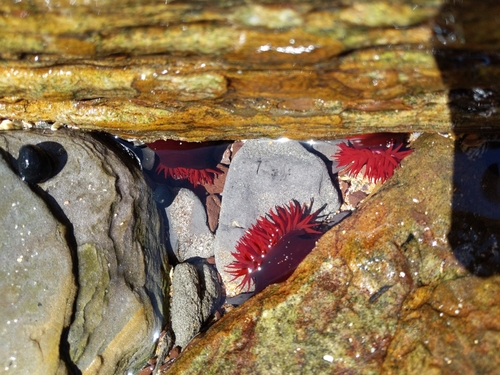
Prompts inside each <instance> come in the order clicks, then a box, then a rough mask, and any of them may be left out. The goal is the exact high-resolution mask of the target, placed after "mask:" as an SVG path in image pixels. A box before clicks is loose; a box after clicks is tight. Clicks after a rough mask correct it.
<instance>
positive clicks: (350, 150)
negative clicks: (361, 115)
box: [334, 133, 413, 182]
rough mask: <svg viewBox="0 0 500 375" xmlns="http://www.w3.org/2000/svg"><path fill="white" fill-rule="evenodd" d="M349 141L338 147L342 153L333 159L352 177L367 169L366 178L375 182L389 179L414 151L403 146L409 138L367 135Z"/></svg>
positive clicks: (399, 135) (389, 134)
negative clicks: (344, 167)
mask: <svg viewBox="0 0 500 375" xmlns="http://www.w3.org/2000/svg"><path fill="white" fill-rule="evenodd" d="M348 140H349V143H348V144H346V143H341V144H340V145H339V147H340V150H339V151H338V152H337V153H336V154H335V155H334V157H335V159H336V160H337V163H338V166H339V167H343V166H346V167H347V168H346V170H347V172H348V173H349V174H350V175H351V176H355V175H357V174H358V173H360V172H361V169H362V168H363V167H365V172H364V177H366V178H368V179H370V180H373V181H375V182H377V181H381V182H384V181H386V180H387V179H388V178H390V177H391V176H392V175H393V174H394V170H395V169H396V168H397V167H398V166H399V163H400V162H401V160H403V159H404V158H405V157H406V156H408V155H409V154H411V153H412V151H413V150H411V149H408V148H406V147H405V146H404V145H405V140H406V134H392V133H375V134H364V135H359V136H354V137H349V138H348Z"/></svg>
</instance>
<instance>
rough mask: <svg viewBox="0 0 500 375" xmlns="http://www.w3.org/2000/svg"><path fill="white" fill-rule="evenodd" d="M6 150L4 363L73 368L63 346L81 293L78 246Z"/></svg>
mask: <svg viewBox="0 0 500 375" xmlns="http://www.w3.org/2000/svg"><path fill="white" fill-rule="evenodd" d="M1 153H2V155H1V156H0V176H1V181H2V183H1V195H2V199H0V220H1V224H0V295H1V296H2V304H1V305H0V317H1V320H0V338H1V339H0V367H1V369H2V371H5V372H6V373H8V372H13V373H19V374H21V373H22V374H55V373H61V374H63V373H65V372H66V371H67V370H68V368H67V366H66V363H65V360H66V358H64V357H61V353H60V349H59V345H60V340H61V336H63V332H67V330H68V327H69V324H70V321H71V315H72V313H73V308H72V307H73V303H74V299H75V295H76V291H77V285H76V283H75V276H74V275H73V267H74V263H73V259H72V253H71V252H72V250H74V249H71V247H70V246H71V245H70V244H68V242H67V241H66V237H67V235H68V229H67V228H66V227H65V226H64V224H62V223H61V222H60V221H59V220H57V219H56V218H55V217H54V216H53V214H52V212H51V209H50V207H48V206H47V204H46V202H44V201H43V200H42V199H40V197H38V196H37V194H36V193H34V192H33V191H32V190H31V189H30V187H29V186H28V185H27V184H25V183H23V182H22V181H21V180H20V178H19V176H18V175H17V174H15V173H14V172H13V171H12V169H11V168H10V166H9V163H8V162H7V159H6V158H5V156H7V155H4V151H2V152H1ZM55 271H56V272H57V277H54V272H55ZM66 354H67V353H66Z"/></svg>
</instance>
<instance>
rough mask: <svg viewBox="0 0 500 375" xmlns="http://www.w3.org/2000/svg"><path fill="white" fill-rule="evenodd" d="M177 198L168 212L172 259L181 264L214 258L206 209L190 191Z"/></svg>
mask: <svg viewBox="0 0 500 375" xmlns="http://www.w3.org/2000/svg"><path fill="white" fill-rule="evenodd" d="M174 194H175V198H174V200H173V202H172V204H171V205H169V206H168V207H167V208H166V209H165V210H166V212H167V218H168V224H169V233H170V246H171V247H172V251H173V256H174V257H175V258H176V259H177V261H179V262H184V261H186V260H188V259H190V258H196V257H199V258H208V257H211V256H213V255H214V234H213V233H212V232H211V231H210V229H208V226H207V214H206V212H205V207H204V206H203V204H202V203H201V202H200V200H199V198H198V197H197V196H196V195H195V194H194V193H193V192H192V191H191V190H188V189H179V190H177V191H175V192H174Z"/></svg>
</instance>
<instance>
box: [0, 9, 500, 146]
mask: <svg viewBox="0 0 500 375" xmlns="http://www.w3.org/2000/svg"><path fill="white" fill-rule="evenodd" d="M498 11H500V5H499V4H498V3H497V2H495V1H493V0H491V1H486V2H482V3H481V4H479V5H478V4H477V3H476V2H473V1H471V0H470V1H464V2H460V4H454V5H447V4H445V2H444V1H440V0H439V1H435V0H426V1H421V2H419V4H418V5H415V4H414V2H412V1H409V0H397V1H391V2H384V1H378V2H372V1H364V0H359V1H356V2H343V1H333V2H330V3H324V2H321V1H317V0H310V1H292V2H290V1H286V2H285V1H283V2H277V3H276V4H274V5H271V4H269V3H268V2H264V1H254V2H252V3H247V2H232V3H227V2H222V1H219V2H212V3H210V4H205V3H200V2H196V1H184V2H175V1H174V2H171V3H170V2H169V3H168V4H165V2H163V1H154V0H141V1H138V2H137V1H133V2H132V1H130V2H124V3H123V5H121V6H119V7H117V6H116V4H115V3H113V2H109V1H100V2H98V3H86V2H84V3H78V2H73V1H67V0H64V1H60V2H58V3H57V4H55V3H51V2H48V3H47V2H45V1H41V0H34V1H30V2H29V3H27V2H17V3H9V4H2V5H0V12H1V13H2V17H1V19H0V25H1V26H2V27H1V28H0V42H1V43H0V56H1V57H2V60H1V62H0V90H1V93H2V94H1V95H2V97H1V99H0V117H1V118H2V119H5V120H9V121H12V122H7V123H3V124H2V126H0V127H1V128H3V129H9V128H19V127H30V126H32V127H33V126H35V127H41V128H43V127H59V126H64V125H66V126H70V127H77V128H80V129H88V130H90V129H92V130H96V129H97V130H105V131H109V132H112V133H115V134H120V135H124V136H127V137H139V138H142V139H144V140H152V139H154V138H160V137H161V138H176V139H185V140H213V139H241V138H255V137H280V136H286V137H289V138H295V139H310V138H317V139H327V138H333V137H335V136H338V135H339V134H346V133H358V132H365V133H366V132H375V131H396V132H400V131H441V132H448V131H452V130H459V131H465V130H470V129H474V130H477V129H496V128H498V123H500V121H499V118H498V116H499V115H498V113H500V112H499V111H497V110H495V108H496V107H497V101H498V100H497V99H496V91H494V90H493V91H492V92H491V93H490V92H487V93H486V98H487V103H484V100H485V99H484V98H482V99H481V100H480V102H478V100H477V98H476V97H475V96H474V94H473V93H469V94H468V95H463V94H461V93H460V94H459V95H458V96H453V95H452V93H453V92H452V91H453V90H454V89H463V90H472V89H474V88H477V87H487V88H490V89H495V87H496V85H497V84H496V83H495V82H499V79H498V78H499V68H498V61H497V60H498V59H497V58H496V57H495V56H496V55H495V52H494V51H495V50H496V49H498V47H499V40H500V32H499V31H498V30H499V29H498V27H496V26H495V25H496V21H495V19H494V18H493V17H494V14H496V13H498ZM450 89H451V90H452V91H450Z"/></svg>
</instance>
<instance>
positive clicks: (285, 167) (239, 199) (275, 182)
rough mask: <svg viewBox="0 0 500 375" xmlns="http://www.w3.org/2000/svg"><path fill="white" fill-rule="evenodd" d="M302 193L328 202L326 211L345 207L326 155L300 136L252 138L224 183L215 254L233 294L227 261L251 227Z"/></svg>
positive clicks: (303, 198)
mask: <svg viewBox="0 0 500 375" xmlns="http://www.w3.org/2000/svg"><path fill="white" fill-rule="evenodd" d="M293 199H296V200H297V201H298V202H299V203H300V204H310V203H311V202H314V203H313V207H312V209H313V210H317V209H319V208H320V207H322V206H323V205H326V207H325V209H324V212H323V214H324V215H328V214H332V213H335V211H336V210H337V209H338V208H339V207H340V201H339V194H338V192H337V190H336V188H335V187H334V185H333V184H332V180H331V178H330V176H329V174H328V171H327V169H326V166H325V164H324V163H323V161H322V160H321V159H320V158H319V157H317V156H315V155H313V154H312V153H310V152H309V151H307V150H306V149H305V148H304V147H303V146H302V145H301V144H300V143H299V142H296V141H286V142H276V141H272V140H269V139H260V140H249V141H247V142H245V144H244V145H243V147H242V148H241V149H240V150H239V151H238V152H237V153H236V155H235V157H234V159H233V160H232V162H231V167H230V168H229V172H228V174H227V178H226V184H225V185H224V192H223V195H222V205H221V212H220V218H219V228H218V230H217V233H216V236H215V245H214V246H215V259H216V264H217V269H218V270H219V272H220V273H221V275H222V277H223V279H224V282H225V285H226V292H227V293H228V295H234V294H237V292H238V291H237V288H236V287H237V285H238V283H239V281H233V282H231V281H230V280H231V279H232V276H231V275H229V274H228V273H227V272H226V271H225V267H226V266H227V265H228V264H230V263H231V262H233V261H234V257H233V256H232V255H231V252H232V251H234V249H235V246H236V243H237V241H238V240H239V239H240V238H241V236H243V234H244V233H245V230H247V229H248V228H250V227H251V225H252V224H254V223H255V222H256V221H257V219H258V218H259V217H260V216H263V215H266V214H267V213H268V212H269V210H271V209H274V208H275V206H283V205H285V204H288V203H290V201H292V200H293Z"/></svg>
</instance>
